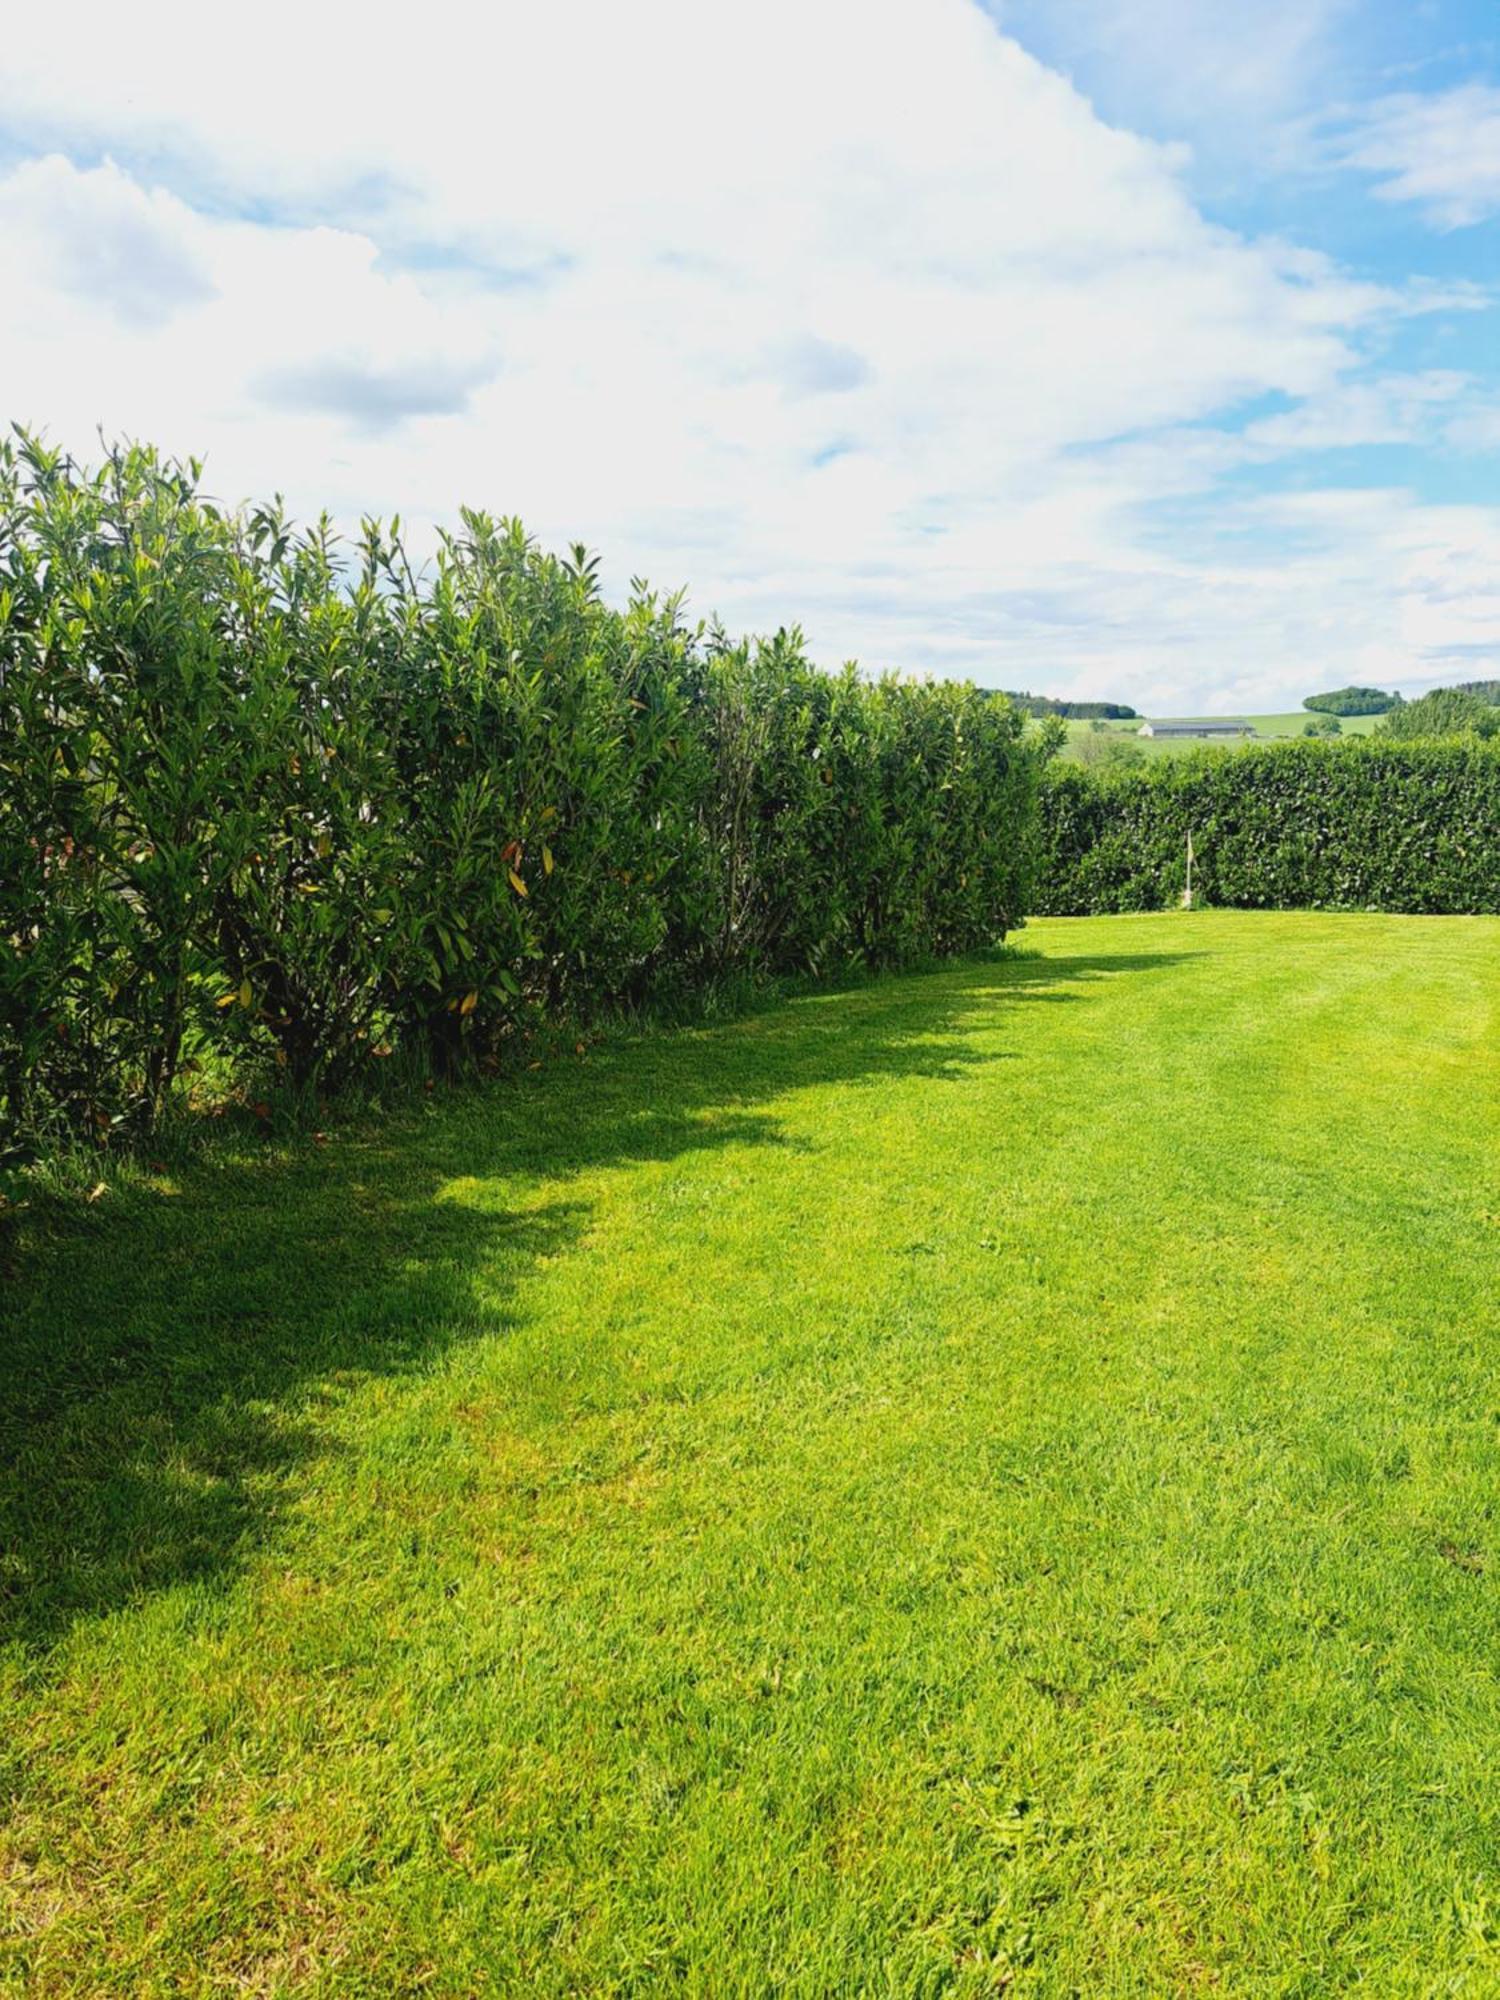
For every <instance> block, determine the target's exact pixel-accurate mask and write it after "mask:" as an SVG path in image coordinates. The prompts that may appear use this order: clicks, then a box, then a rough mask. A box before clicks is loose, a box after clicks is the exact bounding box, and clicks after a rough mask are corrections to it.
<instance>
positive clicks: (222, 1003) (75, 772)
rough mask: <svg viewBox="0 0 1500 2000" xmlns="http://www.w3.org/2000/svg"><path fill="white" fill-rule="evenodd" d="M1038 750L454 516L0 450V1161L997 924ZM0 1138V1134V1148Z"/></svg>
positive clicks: (1006, 722) (138, 451)
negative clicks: (619, 592)
mask: <svg viewBox="0 0 1500 2000" xmlns="http://www.w3.org/2000/svg"><path fill="white" fill-rule="evenodd" d="M1045 755H1046V744H1045V739H1044V737H1042V736H1040V735H1039V734H1038V732H1036V731H1035V730H1031V731H1029V732H1028V731H1027V729H1026V726H1025V721H1024V718H1023V717H1022V716H1021V715H1020V714H1019V712H1018V711H1017V710H1015V709H1014V708H1013V707H1012V706H1010V705H1008V704H1006V703H1004V702H1002V701H996V700H993V699H991V698H989V697H986V696H984V695H982V694H979V693H976V692H975V690H973V689H972V688H969V687H958V686H952V685H947V684H938V685H926V684H913V683H908V682H905V681H898V680H896V679H894V678H887V679H884V680H879V681H869V680H865V679H862V678H860V677H859V676H858V675H857V674H856V673H855V672H854V670H853V669H852V668H851V669H848V670H846V671H845V672H844V673H842V674H840V675H828V674H824V673H822V672H820V671H818V670H817V669H816V668H815V667H814V666H813V665H811V664H810V663H809V661H808V660H807V659H806V657H805V655H804V653H803V650H802V646H801V642H800V639H799V637H798V635H797V634H796V633H795V632H783V633H780V634H778V635H777V636H776V637H774V638H772V639H769V640H755V641H745V642H738V643H731V641H730V640H729V639H728V638H727V637H726V636H725V635H724V634H723V633H722V632H720V631H719V630H717V629H714V628H710V629H706V630H705V629H703V628H701V627H700V628H693V627H690V626H688V625H687V624H686V623H685V622H684V620H683V618H682V615H681V606H680V602H679V601H678V600H676V599H672V598H666V599H663V598H660V597H657V596H654V595H652V594H651V593H650V592H649V591H647V590H646V589H645V588H644V587H643V586H639V585H638V586H636V587H635V588H634V591H633V595H632V597H631V599H630V601H629V603H628V604H627V605H626V606H625V607H624V608H623V609H621V608H614V607H611V606H610V605H608V604H606V602H605V601H604V600H603V598H602V596H601V593H600V589H599V584H598V579H597V574H596V570H595V566H594V564H593V563H592V562H591V561H589V560H588V559H587V557H586V556H585V554H584V552H583V551H581V550H575V551H573V553H572V554H571V556H569V557H567V558H559V557H555V556H551V555H547V554H544V553H542V552H541V551H540V550H539V549H538V548H537V547H536V546H535V544H534V543H533V542H531V541H530V540H529V539H528V538H527V537H526V535H525V534H524V532H523V531H522V529H521V528H520V526H519V525H518V524H516V523H515V522H510V521H495V520H491V519H489V518H488V517H486V516H484V515H482V514H477V513H468V512H466V513H464V514H463V515H462V516H461V521H460V526H459V527H458V528H457V529H456V530H454V531H453V532H451V533H449V534H446V535H444V536H443V537H442V539H441V543H440V546H439V548H438V550H437V553H436V557H435V559H434V560H433V562H432V563H431V564H430V566H429V567H428V568H427V569H426V570H425V571H418V570H417V569H415V568H414V567H413V565H412V564H411V563H410V562H409V561H408V558H407V555H406V552H405V549H404V547H403V544H402V539H401V536H400V532H399V528H398V526H397V525H396V524H392V525H391V526H390V527H384V526H381V525H380V524H378V523H375V522H366V523H365V525H364V528H363V530H362V533H361V534H360V536H359V537H358V538H357V539H356V541H355V542H354V544H353V545H352V546H350V547H344V546H342V545H341V544H340V542H339V540H338V537H337V536H336V535H335V533H334V531H333V529H332V527H331V526H330V524H329V523H328V522H327V521H326V520H325V521H322V522H318V523H316V524H314V525H313V526H311V527H309V528H305V529H302V530H297V529H295V528H294V527H293V526H292V524H291V523H289V522H288V521H287V519H286V518H285V517H284V515H283V514H282V512H281V510H280V509H279V507H261V508H255V509H243V510H228V509H224V508H221V507H219V506H216V505H214V504H212V503H211V502H210V501H209V500H208V499H206V498H205V497H204V495H203V493H202V491H201V488H200V469H199V468H198V467H197V466H196V465H194V464H192V463H189V464H186V465H181V464H177V463H174V462H171V461H168V460H164V459H162V458H161V457H159V456H158V455H157V454H156V453H155V452H153V451H151V450H149V449H145V448H139V447H132V448H128V449H127V448H121V449H119V450H116V451H113V452H111V453H109V454H108V456H107V458H106V460H105V462H104V463H103V464H102V465H101V466H100V467H98V468H97V469H95V470H86V469H83V468H80V467H79V466H77V465H75V464H73V463H72V462H71V461H69V460H68V459H66V458H64V457H63V456H61V455H60V454H59V453H57V452H55V451H52V450H50V449H48V448H46V447H45V446H44V445H42V444H41V443H39V442H38V441H37V440H35V439H32V438H28V437H25V436H23V435H21V434H19V433H18V435H17V440H16V441H15V442H14V443H11V444H8V445H5V446H3V447H0V1151H3V1150H4V1146H5V1144H7V1143H10V1144H14V1143H15V1140H16V1135H17V1134H18V1133H23V1132H27V1133H31V1134H36V1133H39V1132H45V1131H47V1130H48V1129H49V1128H51V1129H58V1128H61V1127H68V1128H72V1129H74V1130H79V1129H81V1130H84V1131H86V1132H89V1133H92V1134H95V1135H98V1136H99V1137H101V1138H107V1137H109V1136H110V1135H111V1134H114V1133H117V1132H121V1131H140V1130H144V1129H148V1128H150V1127H151V1126H152V1124H153V1123H154V1122H155V1121H157V1120H158V1119H159V1118H160V1117H161V1115H162V1113H163V1111H164V1109H165V1108H166V1107H167V1105H168V1104H169V1103H170V1102H172V1101H174V1100H179V1101H180V1100H181V1098H182V1097H183V1096H184V1095H185V1094H186V1093H187V1092H188V1091H189V1090H196V1091H198V1092H199V1093H200V1094H201V1093H203V1092H205V1091H207V1090H209V1089H210V1087H211V1088H212V1090H213V1091H215V1092H219V1093H221V1094H222V1093H223V1092H224V1091H225V1090H230V1091H233V1090H235V1089H239V1090H249V1089H251V1088H255V1089H257V1090H259V1089H263V1088H264V1084H265V1079H266V1078H267V1077H271V1078H274V1077H275V1076H276V1075H277V1074H278V1073H279V1074H281V1075H283V1076H285V1077H287V1078H288V1079H290V1080H291V1081H293V1082H295V1083H297V1084H301V1085H312V1086H317V1087H322V1086H325V1085H328V1084H331V1083H334V1082H337V1081H338V1080H340V1079H342V1078H344V1077H346V1076H348V1075H350V1074H351V1073H352V1072H354V1071H356V1070H359V1069H361V1068H363V1067H365V1066H367V1065H370V1064H373V1063H377V1062H379V1061H381V1060H383V1059H386V1058H388V1057H389V1056H390V1055H391V1054H392V1053H396V1052H401V1051H406V1052H411V1053H412V1054H414V1056H415V1058H416V1060H417V1062H418V1064H419V1065H422V1066H450V1067H451V1066H453V1065H456V1064H462V1063H465V1062H469V1061H473V1060H475V1059H479V1060H497V1059H498V1058H499V1056H500V1055H501V1054H502V1053H503V1052H504V1050H505V1047H506V1045H507V1044H508V1043H513V1042H514V1041H515V1039H516V1037H517V1036H518V1035H519V1036H525V1035H528V1034H532V1033H534V1032H535V1031H536V1029H537V1026H538V1024H545V1023H549V1022H554V1023H561V1022H564V1021H568V1022H571V1021H574V1020H577V1019H579V1018H581V1017H585V1016H588V1015H591V1014H596V1013H598V1012H599V1011H600V1010H602V1009H605V1008H610V1007H618V1006H649V1005H655V1004H662V1003H667V1002H670V1003H671V1004H672V1005H673V1006H677V1005H679V1004H681V1003H682V1002H683V1001H684V1000H686V1001H687V1002H689V1003H692V1002H694V1001H695V999H696V998H697V997H698V996H700V995H701V994H702V993H703V992H704V991H705V990H706V989H708V988H711V987H712V986H714V984H715V982H726V981H733V982H735V983H737V984H743V983H744V982H745V981H753V980H764V979H770V978H775V977H778V976H782V975H787V974H792V975H804V976H805V975H812V976H820V975H824V974H827V973H830V972H832V971H834V970H836V969H838V968H841V967H848V966H869V967H888V966H899V965H904V964H911V963H913V962H916V961H918V960H921V959H925V958H932V957H935V956H939V955H943V954H948V953H954V952H960V951H965V950H969V949H973V948H976V947H979V946H983V945H987V944H989V943H991V942H993V941H995V940H998V939H1000V938H1002V937H1003V936H1004V935H1005V934H1006V932H1007V931H1009V930H1010V929H1011V928H1012V927H1013V926H1014V925H1016V924H1017V923H1018V922H1019V921H1020V920H1021V917H1022V913H1023V911H1024V909H1025V907H1026V902H1027V897H1028V891H1029V884H1030V876H1031V871H1032V868H1033V866H1034V861H1035V850H1036V802H1037V793H1038V783H1039V776H1040V771H1041V767H1042V764H1043V762H1044V760H1045ZM7 1134H9V1139H8V1140H7Z"/></svg>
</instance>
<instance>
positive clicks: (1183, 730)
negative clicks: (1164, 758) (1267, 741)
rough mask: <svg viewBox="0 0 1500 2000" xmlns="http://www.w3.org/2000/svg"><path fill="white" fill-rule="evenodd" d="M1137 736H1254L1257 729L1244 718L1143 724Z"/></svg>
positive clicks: (1233, 717)
mask: <svg viewBox="0 0 1500 2000" xmlns="http://www.w3.org/2000/svg"><path fill="white" fill-rule="evenodd" d="M1135 733H1136V735H1137V736H1253V735H1254V734H1255V728H1254V725H1253V724H1252V723H1249V722H1246V721H1245V719H1244V717H1243V716H1228V717H1226V718H1225V719H1224V720H1223V721H1222V722H1143V723H1142V724H1141V726H1140V728H1139V729H1138V730H1137V731H1136V732H1135Z"/></svg>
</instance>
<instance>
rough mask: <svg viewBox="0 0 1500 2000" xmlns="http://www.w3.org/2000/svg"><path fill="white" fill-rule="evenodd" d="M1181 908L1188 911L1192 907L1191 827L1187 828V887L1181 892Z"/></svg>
mask: <svg viewBox="0 0 1500 2000" xmlns="http://www.w3.org/2000/svg"><path fill="white" fill-rule="evenodd" d="M1182 907H1183V908H1184V909H1185V910H1190V909H1191V908H1192V907H1193V829H1192V828H1191V827H1189V828H1188V837H1187V887H1186V888H1185V889H1184V890H1183V892H1182Z"/></svg>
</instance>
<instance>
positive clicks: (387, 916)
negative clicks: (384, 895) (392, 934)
mask: <svg viewBox="0 0 1500 2000" xmlns="http://www.w3.org/2000/svg"><path fill="white" fill-rule="evenodd" d="M394 915H395V911H394V910H377V911H376V912H375V921H376V923H377V924H388V923H389V922H390V920H391V918H392V917H393V916H394Z"/></svg>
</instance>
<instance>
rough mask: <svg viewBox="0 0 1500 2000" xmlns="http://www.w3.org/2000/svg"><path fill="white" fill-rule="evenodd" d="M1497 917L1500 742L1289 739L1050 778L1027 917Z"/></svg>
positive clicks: (1066, 768)
mask: <svg viewBox="0 0 1500 2000" xmlns="http://www.w3.org/2000/svg"><path fill="white" fill-rule="evenodd" d="M1189 836H1191V838H1192V844H1193V887H1194V894H1195V899H1198V900H1202V901H1205V902H1210V903H1217V904H1221V905H1225V906H1229V907H1236V908H1243V909H1265V908H1276V909H1377V910H1394V911H1411V912H1428V913H1432V914H1444V915H1446V914H1452V913H1457V912H1479V911H1486V912H1495V911H1500V743H1486V742H1481V741H1478V740H1477V739H1475V738H1473V737H1469V738H1454V739H1449V740H1443V741H1426V742H1406V741H1399V740H1394V739H1388V740H1384V739H1381V738H1380V737H1366V738H1363V739H1360V738H1354V739H1345V740H1342V741H1332V742H1316V741H1293V742H1288V743H1276V744H1266V745H1264V746H1255V747H1247V748H1245V749H1242V750H1234V751H1229V750H1213V749H1205V750H1201V751H1195V752H1192V753H1189V754H1188V755H1186V756H1182V757H1173V758H1162V759H1159V760H1157V761H1155V762H1153V763H1150V764H1147V765H1144V766H1142V767H1138V768H1135V769H1128V770H1123V771H1111V770H1102V771H1099V772H1093V771H1087V770H1084V769H1082V768H1081V767H1079V766H1077V765H1068V764H1058V765H1055V766H1054V767H1053V768H1052V769H1051V770H1049V771H1048V773H1047V774H1046V779H1045V783H1044V787H1043V804H1042V851H1043V860H1042V866H1041V871H1040V876H1039V880H1038V884H1037V893H1036V900H1035V905H1034V907H1035V908H1036V910H1037V911H1038V912H1047V913H1050V914H1053V915H1059V916H1081V915H1085V914H1092V913H1100V912H1109V911H1120V910H1159V909H1165V908H1168V907H1170V906H1171V905H1172V904H1174V903H1176V902H1178V901H1179V900H1180V899H1181V896H1182V892H1183V889H1184V887H1185V883H1186V869H1187V847H1188V839H1189Z"/></svg>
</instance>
